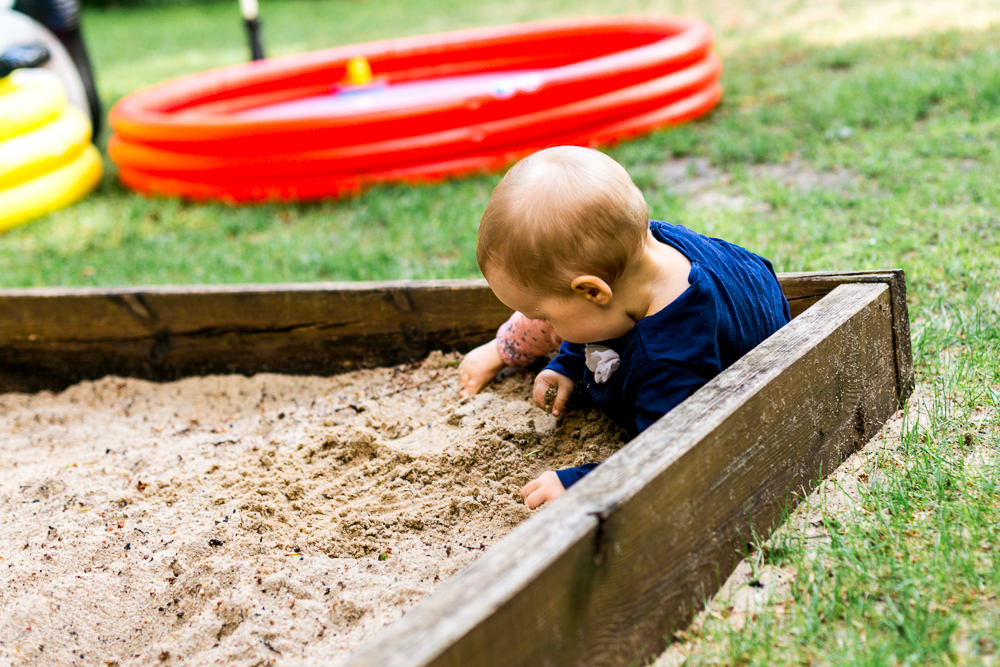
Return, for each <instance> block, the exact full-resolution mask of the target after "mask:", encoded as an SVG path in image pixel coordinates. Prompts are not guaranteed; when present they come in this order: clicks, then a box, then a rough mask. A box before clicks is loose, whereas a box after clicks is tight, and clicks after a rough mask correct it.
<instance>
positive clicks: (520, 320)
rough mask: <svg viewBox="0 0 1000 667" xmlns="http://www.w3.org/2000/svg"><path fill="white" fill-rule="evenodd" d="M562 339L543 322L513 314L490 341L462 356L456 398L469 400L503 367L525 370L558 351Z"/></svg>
mask: <svg viewBox="0 0 1000 667" xmlns="http://www.w3.org/2000/svg"><path fill="white" fill-rule="evenodd" d="M561 342H562V339H561V338H559V336H558V335H557V334H556V332H555V330H554V329H553V328H552V327H551V326H549V324H548V323H547V322H545V321H544V320H531V319H528V318H527V317H525V316H524V315H522V314H521V313H517V312H515V313H514V314H513V315H511V316H510V319H508V320H507V321H506V322H505V323H504V324H503V325H502V326H501V327H500V329H499V330H498V331H497V336H496V338H494V339H493V340H491V341H489V342H487V343H484V344H482V345H480V346H479V347H477V348H476V349H474V350H472V351H471V352H469V353H468V354H467V355H465V358H463V359H462V363H461V364H460V365H459V367H458V385H459V391H458V395H459V396H461V397H463V398H464V397H465V396H470V395H472V394H475V393H477V392H478V391H479V390H480V389H482V388H483V387H484V386H485V385H486V383H488V382H489V381H490V380H492V379H493V378H494V377H496V374H497V373H499V372H500V371H501V370H503V367H504V366H505V365H506V366H527V365H528V364H530V363H532V362H533V361H535V359H537V358H538V357H540V356H542V355H543V354H547V353H549V352H552V351H553V350H555V349H556V348H558V347H559V344H560V343H561Z"/></svg>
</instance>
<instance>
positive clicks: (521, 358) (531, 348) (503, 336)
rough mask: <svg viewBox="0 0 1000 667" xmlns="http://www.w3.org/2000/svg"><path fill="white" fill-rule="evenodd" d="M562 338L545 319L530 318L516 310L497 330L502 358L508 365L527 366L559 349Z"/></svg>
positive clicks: (498, 345) (498, 346)
mask: <svg viewBox="0 0 1000 667" xmlns="http://www.w3.org/2000/svg"><path fill="white" fill-rule="evenodd" d="M561 344H562V338H560V337H559V335H558V334H557V333H556V332H555V330H554V329H553V328H552V327H551V326H549V324H548V322H546V321H545V320H530V319H528V318H527V317H525V316H524V315H522V314H521V313H517V312H515V313H514V314H513V315H511V316H510V319H509V320H507V321H506V322H504V323H503V325H502V326H501V327H500V328H499V329H498V330H497V348H499V350H500V358H501V359H503V362H504V363H505V364H507V365H508V366H527V365H528V364H530V363H531V362H533V361H534V360H535V359H537V358H538V357H540V356H542V355H543V354H548V353H549V352H553V351H555V350H557V349H559V346H560V345H561Z"/></svg>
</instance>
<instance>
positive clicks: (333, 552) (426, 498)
mask: <svg viewBox="0 0 1000 667" xmlns="http://www.w3.org/2000/svg"><path fill="white" fill-rule="evenodd" d="M458 359H459V357H458V356H457V355H454V354H452V355H450V356H444V355H442V354H441V353H432V354H431V355H430V356H429V357H428V358H427V359H425V360H424V361H423V362H420V363H416V364H408V365H405V366H396V367H393V368H388V369H377V370H367V371H358V372H354V373H346V374H341V375H337V376H333V377H331V378H317V377H293V376H287V375H274V374H258V375H255V376H254V377H252V378H246V377H243V376H238V375H237V376H209V377H199V378H190V379H186V380H179V381H175V382H169V383H163V384H159V383H152V382H148V381H144V380H136V379H129V378H121V377H114V376H112V377H106V378H103V379H100V380H96V381H86V382H82V383H79V384H77V385H74V386H72V387H70V388H69V389H67V390H66V391H64V392H61V393H58V394H52V393H50V392H41V393H39V394H34V395H29V394H5V395H0V415H2V416H0V437H2V439H3V442H4V444H3V447H2V450H0V456H2V458H0V467H2V469H3V470H4V475H3V480H2V482H0V508H2V516H0V533H2V534H3V535H4V538H5V539H4V540H3V543H2V546H0V568H3V569H2V571H0V610H2V611H0V636H2V637H3V641H2V644H0V656H4V657H7V658H18V657H20V658H24V659H27V660H30V661H32V663H34V664H50V665H67V664H72V663H74V662H76V661H77V660H78V659H79V661H80V662H82V663H84V664H115V663H117V664H120V665H126V664H171V663H178V664H179V663H183V664H187V665H208V664H217V663H220V664H221V663H224V664H227V665H254V664H261V663H265V664H266V663H269V662H271V661H273V660H277V663H276V664H336V663H338V662H340V661H341V660H342V659H343V658H344V657H345V656H346V654H347V652H348V651H349V650H351V649H353V648H354V647H356V646H357V645H358V644H359V643H360V642H361V641H363V640H364V639H365V638H366V637H370V636H371V635H372V633H373V632H374V631H375V630H377V629H378V628H380V627H381V626H382V625H384V624H385V623H387V622H389V621H391V620H394V619H395V618H396V617H398V616H399V615H401V614H402V613H403V612H405V611H407V610H409V609H410V608H411V607H412V606H413V604H415V602H416V601H417V600H419V599H420V598H421V597H423V596H424V595H426V594H427V593H428V592H430V591H431V590H433V589H435V588H437V587H438V586H439V585H440V584H441V583H443V582H444V581H445V580H447V579H448V578H449V577H450V576H451V575H452V574H453V573H455V572H457V571H458V570H460V569H462V568H463V567H464V566H466V565H467V564H468V563H469V562H471V561H472V560H473V559H475V558H476V557H478V556H480V555H481V554H482V553H484V552H485V550H486V549H487V548H488V547H489V546H490V545H492V544H493V543H494V542H496V541H497V540H498V539H500V538H501V537H503V536H504V535H505V534H506V533H507V532H509V531H510V529H511V528H512V527H513V526H514V525H516V524H517V523H518V522H520V521H521V520H522V519H524V518H525V517H527V516H528V514H529V511H528V510H527V509H526V508H525V507H524V505H523V504H522V503H521V502H520V495H519V492H518V490H519V489H520V487H521V486H522V485H523V484H525V483H526V482H527V481H528V480H529V479H531V477H532V475H533V474H537V472H539V471H540V470H543V469H548V468H551V467H553V466H556V467H566V466H570V465H575V464H579V463H583V462H585V461H600V460H603V459H605V458H607V456H608V455H609V454H610V453H611V452H612V451H614V450H615V449H617V448H618V447H619V446H620V445H621V444H622V443H623V442H624V439H623V437H622V434H621V433H620V432H619V431H618V429H616V428H615V427H614V426H613V425H611V424H610V423H609V422H608V421H607V419H606V418H605V417H604V416H602V415H601V414H600V413H598V412H596V411H590V412H581V411H574V412H573V413H571V414H570V415H568V417H567V418H566V419H564V420H562V421H561V422H560V423H558V424H557V423H556V420H555V418H553V417H552V416H551V415H548V414H546V413H545V412H544V411H542V410H540V409H539V408H537V407H535V406H533V405H530V404H529V403H527V402H526V400H525V399H526V398H527V397H528V395H529V393H530V383H529V381H528V379H527V378H526V377H525V376H524V374H516V375H513V376H509V377H507V378H506V379H505V380H503V381H502V382H499V383H496V384H495V385H493V386H491V387H490V388H489V390H488V391H485V392H483V393H481V394H479V395H477V396H475V397H471V398H470V399H465V400H459V398H458V396H457V389H458V382H457V370H456V366H457V363H458Z"/></svg>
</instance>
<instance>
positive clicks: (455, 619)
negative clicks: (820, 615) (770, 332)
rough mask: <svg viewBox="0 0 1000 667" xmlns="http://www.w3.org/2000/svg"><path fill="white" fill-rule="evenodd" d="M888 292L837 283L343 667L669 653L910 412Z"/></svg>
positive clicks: (548, 661) (569, 661)
mask: <svg viewBox="0 0 1000 667" xmlns="http://www.w3.org/2000/svg"><path fill="white" fill-rule="evenodd" d="M893 324H894V323H893V303H892V299H891V289H890V287H889V285H887V284H886V283H875V284H854V285H843V286H840V287H838V288H837V289H836V290H834V291H833V292H832V293H831V294H830V295H829V296H827V297H826V298H825V299H823V300H822V301H820V302H819V303H817V304H816V305H815V306H814V307H813V308H810V309H809V310H808V311H806V312H805V313H804V314H803V315H802V316H800V317H799V318H797V319H796V320H794V321H793V322H792V323H791V324H789V325H788V326H786V327H784V328H783V329H781V330H780V331H779V332H778V333H776V334H775V335H774V336H772V337H771V338H769V339H768V340H767V341H765V342H764V343H763V344H762V345H760V346H759V347H758V348H756V349H755V350H753V351H752V352H751V353H750V354H748V355H747V356H746V357H744V358H743V359H741V360H740V361H738V362H737V363H736V364H734V365H733V366H732V367H731V368H730V369H728V370H727V371H725V372H724V373H722V374H721V375H719V376H718V377H716V378H715V379H714V380H712V381H711V382H710V383H708V384H707V385H706V386H705V387H703V388H702V389H701V390H700V391H698V392H697V393H696V394H695V395H694V396H692V397H691V398H689V399H688V400H687V401H685V402H684V403H683V404H681V405H680V406H678V407H677V408H676V409H674V410H673V411H671V412H670V413H669V414H667V415H666V416H664V417H663V418H662V419H661V420H660V421H658V422H657V423H656V424H655V425H654V426H652V427H651V428H649V429H648V430H647V431H645V432H644V433H642V434H641V435H640V436H639V437H638V438H636V439H635V440H633V441H632V442H631V443H629V444H628V445H627V446H626V447H625V448H623V449H622V450H621V451H620V452H619V453H618V454H616V455H615V456H613V457H611V458H610V459H609V460H608V461H607V462H605V463H604V464H603V465H602V466H601V467H599V468H598V469H597V470H596V471H595V472H593V473H591V474H590V475H589V476H588V477H586V478H585V479H584V480H582V481H581V482H580V483H578V484H577V485H576V486H575V487H574V488H572V489H571V490H570V491H569V492H568V493H566V494H565V495H564V496H563V497H562V498H560V499H559V500H557V501H555V502H554V503H553V504H552V505H551V506H550V507H547V508H545V509H544V510H542V511H541V512H539V513H538V514H537V515H535V516H533V517H532V518H531V519H529V520H528V521H526V522H525V523H523V524H522V525H521V526H519V527H518V528H517V529H515V531H513V533H512V534H511V535H509V536H508V537H507V538H505V539H504V540H503V541H502V542H500V543H499V544H498V545H496V546H494V548H493V549H492V550H491V551H490V552H489V553H487V554H486V555H485V556H483V557H482V558H481V559H479V560H478V561H476V562H475V563H473V564H472V565H471V566H470V567H469V568H467V569H466V570H465V571H464V572H462V573H460V574H459V575H458V576H456V577H455V579H453V580H452V581H450V582H449V583H448V584H447V585H446V586H444V587H442V588H441V589H440V590H438V591H437V592H436V593H434V594H433V595H431V596H430V597H429V598H427V599H425V600H424V601H422V602H421V603H420V604H419V605H418V606H417V607H416V608H415V609H414V610H412V611H411V612H410V613H408V614H407V615H406V616H404V617H403V618H402V619H400V620H399V621H397V622H396V623H395V624H393V625H392V626H390V627H389V628H387V629H386V630H384V631H383V633H382V634H381V635H380V636H378V637H377V638H376V639H375V641H373V642H371V643H370V644H368V645H367V646H366V647H364V648H363V649H362V650H361V651H359V652H358V653H357V654H356V655H355V656H353V658H352V659H351V660H350V661H349V663H348V665H349V667H374V666H378V667H417V666H421V667H424V666H431V665H433V666H434V667H441V666H455V667H458V666H461V667H471V666H475V667H490V666H493V665H497V666H500V665H503V666H511V665H525V666H529V665H530V666H532V667H535V666H537V665H551V666H561V665H625V664H629V663H633V664H634V663H635V661H637V660H641V659H643V658H644V657H647V656H650V655H653V654H655V653H656V652H657V651H659V650H660V649H662V648H663V645H664V638H665V637H667V636H669V634H670V632H671V631H672V630H674V629H676V628H679V627H681V626H683V625H684V624H685V623H686V622H687V621H688V619H689V618H690V617H691V615H692V614H693V613H694V612H695V610H696V609H697V607H698V605H699V604H700V602H701V601H702V600H704V599H705V598H706V597H708V596H709V595H711V594H712V593H713V592H714V591H715V590H716V589H717V588H718V586H719V585H720V584H721V582H723V581H724V580H725V578H726V576H727V575H728V574H729V572H730V571H731V570H732V568H733V567H734V565H735V563H736V562H737V561H738V559H739V554H740V553H741V552H742V550H743V548H744V547H745V545H746V543H747V542H748V541H749V540H750V538H751V534H752V533H753V532H756V533H757V534H759V535H760V534H765V535H766V534H767V533H768V532H769V531H770V530H771V529H772V528H773V527H774V526H775V525H776V524H777V522H778V520H779V519H780V516H781V512H782V511H783V510H784V509H785V508H787V507H788V506H790V505H791V506H793V505H794V504H795V503H796V502H797V501H798V499H799V498H801V497H802V496H803V495H804V494H805V493H807V491H808V490H809V489H810V487H811V486H813V484H814V483H815V482H816V480H818V479H820V478H821V477H822V475H823V474H825V473H827V472H829V471H831V470H832V469H833V468H834V467H835V466H836V465H837V464H838V463H839V462H840V461H841V460H842V459H843V458H844V457H846V456H847V455H848V454H849V453H850V452H852V451H854V450H855V449H857V448H858V447H860V446H861V445H862V444H863V443H864V442H866V441H867V440H868V439H870V438H871V437H872V436H873V435H875V433H876V432H877V431H878V429H879V428H880V426H881V425H882V424H883V423H884V421H885V420H886V419H887V418H888V416H889V415H891V414H892V413H893V412H894V411H895V410H896V408H897V405H898V403H899V401H900V400H901V399H903V398H905V396H906V394H907V393H908V391H909V390H908V389H906V388H905V387H900V386H899V385H898V382H899V374H898V373H897V369H896V359H897V356H898V355H897V354H894V348H896V347H898V346H897V344H896V342H895V341H894V326H893Z"/></svg>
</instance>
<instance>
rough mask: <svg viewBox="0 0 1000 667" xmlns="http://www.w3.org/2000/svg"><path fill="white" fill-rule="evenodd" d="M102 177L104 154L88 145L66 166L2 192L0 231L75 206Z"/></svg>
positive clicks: (0, 193)
mask: <svg viewBox="0 0 1000 667" xmlns="http://www.w3.org/2000/svg"><path fill="white" fill-rule="evenodd" d="M101 174H102V167H101V155H100V153H98V152H97V149H96V148H94V146H93V145H91V144H87V145H86V146H84V147H83V150H81V151H80V154H79V155H77V156H76V158H74V159H73V160H71V161H70V162H68V163H67V164H64V165H63V166H61V167H58V168H57V169H55V170H53V171H50V172H49V173H47V174H42V175H41V176H39V177H38V178H35V179H32V180H30V181H25V182H24V183H21V184H20V185H15V186H13V187H10V188H4V189H3V190H0V232H3V231H6V230H8V229H10V228H11V227H15V226H17V225H20V224H23V223H25V222H28V221H29V220H31V219H32V218H36V217H38V216H40V215H43V214H45V213H48V212H49V211H54V210H56V209H59V208H62V207H64V206H67V205H69V204H72V203H73V202H75V201H76V200H77V199H80V198H81V197H83V196H84V195H85V194H87V193H88V192H90V190H91V189H93V188H94V186H96V185H97V183H98V182H99V181H100V180H101Z"/></svg>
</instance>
